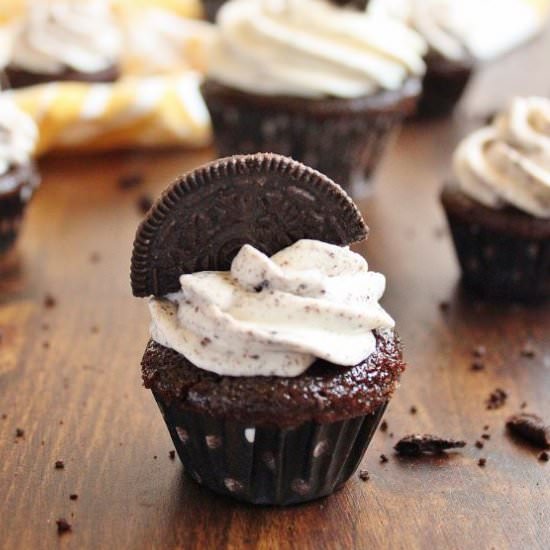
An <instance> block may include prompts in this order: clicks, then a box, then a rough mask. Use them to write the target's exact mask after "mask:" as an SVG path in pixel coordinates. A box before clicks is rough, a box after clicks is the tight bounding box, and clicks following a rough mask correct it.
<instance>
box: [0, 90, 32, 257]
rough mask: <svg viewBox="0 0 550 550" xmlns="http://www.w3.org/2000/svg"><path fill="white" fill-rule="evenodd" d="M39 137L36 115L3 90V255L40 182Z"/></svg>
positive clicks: (0, 231)
mask: <svg viewBox="0 0 550 550" xmlns="http://www.w3.org/2000/svg"><path fill="white" fill-rule="evenodd" d="M37 139H38V132H37V129H36V126H35V124H34V122H33V121H32V119H31V118H30V117H29V116H28V115H26V114H25V113H24V112H23V111H21V110H20V109H19V108H18V107H17V106H16V105H15V104H14V103H13V102H12V101H11V100H10V99H8V98H7V97H6V93H5V92H3V93H0V256H3V255H4V254H5V253H7V252H8V251H9V250H10V249H11V248H12V247H13V244H14V243H15V240H16V238H17V235H18V233H19V229H20V226H21V222H22V219H23V214H24V211H25V208H26V206H27V204H28V202H29V200H30V198H31V196H32V194H33V191H34V189H35V188H36V186H37V185H38V183H39V177H38V173H37V171H36V169H35V167H34V164H33V161H32V155H33V152H34V148H35V145H36V141H37Z"/></svg>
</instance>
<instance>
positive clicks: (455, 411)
mask: <svg viewBox="0 0 550 550" xmlns="http://www.w3.org/2000/svg"><path fill="white" fill-rule="evenodd" d="M549 51H550V34H548V33H547V34H546V35H545V36H544V37H542V38H541V39H540V40H538V41H537V42H535V43H533V44H531V45H529V46H528V47H526V48H524V49H522V50H521V51H518V52H516V53H514V54H513V55H511V56H508V57H507V58H506V59H504V60H501V61H499V62H498V63H496V64H495V65H493V66H491V67H489V68H487V69H485V70H484V71H483V72H482V73H481V74H480V75H479V76H478V78H477V79H476V80H475V81H474V82H473V84H472V86H471V88H470V90H469V93H468V96H467V98H466V101H465V102H464V103H463V107H462V109H461V110H460V111H459V112H458V113H457V114H456V116H455V117H454V119H448V120H444V121H439V122H430V123H423V124H418V123H415V124H410V125H408V126H407V127H406V128H405V129H404V131H403V132H402V134H401V136H400V138H399V140H398V142H397V143H396V145H395V147H394V148H393V150H392V152H391V154H390V155H389V156H388V157H387V159H386V161H385V163H384V166H383V167H382V170H381V171H380V173H379V178H378V181H377V189H376V194H375V196H374V197H372V199H369V200H365V201H362V202H361V204H360V205H361V208H362V210H363V212H364V214H365V217H366V220H367V223H368V224H369V225H370V227H371V237H370V239H369V241H368V243H367V245H366V246H365V247H364V248H363V249H362V251H365V252H366V254H367V258H368V260H369V262H370V264H371V266H372V267H373V268H374V269H376V270H380V271H382V272H383V273H385V274H386V275H387V277H388V291H387V293H386V297H385V306H386V307H387V309H388V310H389V311H390V312H391V313H392V314H393V315H394V316H395V318H396V320H397V324H398V327H399V331H400V332H401V335H402V337H403V340H404V342H405V345H406V358H407V360H408V362H409V364H410V369H409V371H408V372H407V373H406V375H405V376H404V377H403V380H402V385H401V388H400V389H399V390H398V392H397V393H396V395H395V396H394V399H393V401H392V403H391V405H390V407H389V410H388V413H387V415H386V419H387V422H388V424H389V430H388V432H386V433H382V432H379V433H378V434H377V435H376V437H375V439H374V441H373V444H372V445H371V448H370V449H369V452H368V453H367V456H366V458H365V460H364V462H363V465H362V467H363V468H367V469H368V470H369V472H370V474H371V479H370V481H368V482H363V481H361V480H360V479H359V478H358V477H357V475H356V476H354V477H353V478H352V479H351V480H350V481H349V482H348V484H347V485H346V487H345V488H344V489H343V490H342V491H340V492H339V493H337V494H335V495H333V496H332V497H329V498H326V499H323V500H321V501H317V502H313V503H311V504H308V505H304V506H300V507H294V508H288V509H256V508H251V507H248V506H244V505H241V504H238V503H235V502H232V501H230V500H226V499H224V498H221V497H218V496H216V495H214V494H212V493H210V492H209V491H208V490H206V489H201V488H200V487H198V486H197V485H196V484H195V483H194V482H193V481H191V480H189V479H188V478H186V477H185V475H184V474H183V469H182V466H181V464H180V463H179V462H178V461H177V460H170V458H169V451H170V450H171V449H172V445H171V441H170V439H169V436H168V432H167V430H166V428H165V426H164V423H163V421H162V418H161V416H160V414H159V412H158V410H157V407H156V405H155V403H154V401H153V398H152V396H151V395H150V394H149V393H148V392H147V391H145V390H144V389H143V388H142V387H141V380H140V370H139V362H140V358H141V354H142V352H143V349H144V346H145V343H146V340H147V332H148V313H147V311H146V307H145V304H144V303H143V302H141V301H140V300H137V299H134V298H133V297H132V296H131V293H130V284H129V277H128V271H129V258H130V251H131V246H132V240H133V235H134V231H135V229H136V226H137V224H138V221H139V219H140V217H141V214H140V213H139V211H138V208H137V206H136V204H137V202H138V198H139V197H140V196H141V195H142V194H143V193H149V194H151V195H152V196H155V195H157V194H158V193H159V192H160V191H161V189H162V188H163V187H164V186H165V185H166V184H167V183H168V182H169V181H170V180H171V178H172V177H174V176H176V175H177V174H179V173H181V172H182V171H184V170H187V169H189V168H192V167H194V166H197V165H199V164H201V163H202V162H205V161H207V160H209V159H210V158H211V157H212V152H211V151H201V152H194V153H182V152H165V153H155V154H152V153H147V152H141V153H131V154H119V155H115V154H112V155H106V156H101V157H94V158H83V157H73V158H50V159H47V160H45V161H43V162H42V163H41V169H42V173H43V176H44V180H43V186H42V187H41V188H40V190H39V192H38V194H37V196H36V198H35V200H34V202H33V203H32V206H31V208H30V210H29V213H28V218H27V223H26V226H25V230H24V232H23V234H22V238H21V242H20V247H19V251H20V252H19V259H18V262H17V263H16V264H14V265H12V266H11V267H10V268H9V269H8V268H4V271H3V272H2V274H1V276H0V330H1V334H2V339H1V342H0V414H1V415H2V417H1V419H0V513H1V515H0V518H1V519H0V548H2V549H3V550H8V549H10V550H11V549H14V548H56V547H58V546H59V547H62V548H78V549H92V548H93V549H95V548H106V549H119V548H132V549H134V548H162V549H165V548H168V549H169V548H186V549H187V548H201V549H204V548H214V549H218V548H242V547H250V548H300V549H306V548H312V549H313V548H315V549H316V550H317V549H323V548H346V549H348V548H372V549H377V548H384V549H385V548H391V549H394V548H407V549H414V548H445V549H455V548H456V549H489V548H495V549H499V550H500V549H503V548H514V549H520V548H521V549H529V550H530V549H538V548H541V549H543V548H544V549H547V548H549V547H550V464H544V463H542V462H539V461H538V460H537V451H536V450H535V449H532V448H527V447H524V446H521V445H518V444H517V443H516V442H514V441H512V440H511V439H510V438H509V437H508V436H507V435H506V433H505V430H504V421H505V419H506V417H507V416H508V415H509V414H511V413H513V412H516V411H518V410H519V408H520V405H521V404H522V403H523V402H526V403H527V410H529V411H532V412H537V413H539V414H541V415H543V416H545V417H546V418H549V417H550V401H549V399H548V396H549V392H550V338H549V332H550V330H549V327H550V308H549V307H548V306H546V307H544V306H539V307H529V308H528V307H521V306H517V305H494V304H493V305H492V304H488V303H483V302H481V301H479V300H475V299H472V298H471V297H469V296H467V295H465V294H464V293H463V292H461V290H460V287H459V285H458V284H457V279H458V269H457V264H456V261H455V258H454V252H453V249H452V245H451V242H450V239H449V236H448V234H447V232H446V230H445V221H444V217H443V213H442V211H441V208H440V206H439V204H438V201H437V190H438V188H439V186H440V184H441V183H442V181H443V180H444V179H445V178H446V177H448V175H449V173H450V163H449V159H450V154H451V151H452V149H453V148H454V146H455V144H456V143H457V140H458V139H459V138H460V136H462V135H464V133H465V132H466V131H468V130H469V129H471V128H473V127H475V126H476V125H479V124H481V121H482V119H483V118H484V117H485V116H486V115H488V114H489V113H490V112H491V111H493V110H494V109H495V108H497V107H498V106H500V105H502V104H503V103H504V102H505V101H506V99H507V98H508V97H509V96H511V95H513V94H515V93H521V94H532V93H538V94H541V95H542V94H544V95H548V93H549V92H550V72H549V71H548V52H549ZM136 172H137V173H143V175H144V176H145V183H144V184H143V186H142V187H138V188H136V189H132V190H127V191H123V190H121V189H120V188H119V186H118V185H117V183H116V181H117V179H118V178H119V177H120V176H121V175H125V174H132V173H136ZM47 296H51V297H53V298H54V299H55V305H54V307H46V306H45V299H46V297H47ZM442 301H446V302H448V303H449V309H448V311H442V310H441V309H440V307H439V304H440V303H441V302H442ZM527 343H530V344H532V345H533V346H534V348H535V349H536V351H537V353H536V355H535V357H533V358H527V357H523V356H522V354H521V350H522V349H523V347H524V346H525V345H526V344H527ZM478 345H484V346H486V348H487V358H486V369H485V370H483V371H479V372H474V371H472V370H471V368H470V367H471V363H472V360H473V357H472V349H473V348H474V347H476V346H478ZM496 388H502V389H504V390H506V391H507V392H508V393H509V398H508V401H507V403H506V405H505V406H504V407H503V408H501V409H498V410H494V411H490V410H487V409H486V406H485V400H486V399H487V397H488V396H489V394H490V393H491V392H492V391H493V390H495V389H496ZM411 407H416V409H417V413H416V414H411V412H410V409H411ZM484 425H489V426H490V428H489V432H488V433H489V434H490V440H488V441H485V448H484V449H482V450H479V449H477V448H476V447H475V446H474V442H475V441H476V440H478V439H479V438H480V436H481V434H482V432H483V426H484ZM17 428H21V429H23V430H24V437H19V438H17V437H16V436H15V433H16V429H17ZM410 432H427V433H435V434H440V435H443V436H450V437H456V438H464V439H465V440H467V441H468V443H469V445H468V447H466V448H465V449H464V450H463V452H459V453H455V454H450V455H449V456H448V457H446V458H433V459H425V460H403V459H398V458H397V457H395V456H394V455H393V453H392V446H393V444H394V443H395V441H396V440H397V439H398V438H399V437H400V436H403V435H405V434H408V433H410ZM390 433H393V434H394V435H393V437H392V436H391V435H390ZM381 453H385V454H386V455H388V456H389V457H390V460H389V462H388V463H386V464H381V463H380V462H379V456H380V454H381ZM480 457H485V458H487V465H486V467H485V468H481V467H479V466H478V460H479V458H480ZM56 460H62V461H64V465H65V467H64V469H55V467H54V463H55V461H56ZM71 494H77V495H78V499H77V500H70V498H69V497H70V495H71ZM60 517H65V518H66V519H67V520H68V521H70V523H71V524H72V526H73V531H72V532H71V533H68V534H65V535H63V536H58V534H57V531H56V523H55V522H56V520H57V519H58V518H60Z"/></svg>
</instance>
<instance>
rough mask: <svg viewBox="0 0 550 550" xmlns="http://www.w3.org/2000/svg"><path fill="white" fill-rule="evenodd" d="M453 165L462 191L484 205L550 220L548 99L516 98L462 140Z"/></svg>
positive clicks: (549, 122)
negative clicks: (483, 125) (493, 117)
mask: <svg viewBox="0 0 550 550" xmlns="http://www.w3.org/2000/svg"><path fill="white" fill-rule="evenodd" d="M453 164H454V172H455V174H456V176H457V178H458V183H459V185H460V188H461V189H462V191H463V192H464V193H466V194H467V195H468V196H470V197H471V198H473V199H474V200H476V201H478V202H480V203H481V204H484V205H485V206H488V207H490V208H503V207H505V206H514V207H515V208H517V209H519V210H522V211H524V212H526V213H527V214H531V215H532V216H535V217H537V218H550V100H548V99H546V98H542V97H527V98H515V99H514V100H513V101H512V102H511V104H510V106H509V108H508V109H507V110H506V111H504V112H503V113H501V114H500V115H498V116H497V117H496V119H495V121H494V122H493V124H491V125H490V126H487V127H485V128H481V129H480V130H477V131H476V132H474V133H473V134H471V135H470V136H468V137H467V138H466V139H464V140H463V141H462V143H461V144H460V145H459V147H458V148H457V150H456V152H455V155H454V162H453Z"/></svg>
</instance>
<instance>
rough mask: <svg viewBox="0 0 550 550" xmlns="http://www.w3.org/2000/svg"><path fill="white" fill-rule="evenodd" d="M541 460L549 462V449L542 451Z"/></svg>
mask: <svg viewBox="0 0 550 550" xmlns="http://www.w3.org/2000/svg"><path fill="white" fill-rule="evenodd" d="M539 461H540V462H548V461H550V454H548V451H542V453H540V455H539Z"/></svg>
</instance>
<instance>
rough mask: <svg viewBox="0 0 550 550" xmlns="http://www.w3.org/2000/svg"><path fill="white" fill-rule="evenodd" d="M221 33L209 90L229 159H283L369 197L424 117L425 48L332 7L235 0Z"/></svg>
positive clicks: (392, 24) (305, 0)
mask: <svg viewBox="0 0 550 550" xmlns="http://www.w3.org/2000/svg"><path fill="white" fill-rule="evenodd" d="M214 34H215V37H214V39H213V41H212V44H211V48H210V49H209V52H208V58H209V62H208V64H209V67H208V70H207V80H206V82H205V84H204V86H203V93H204V97H205V100H206V103H207V106H208V108H209V110H210V114H211V118H212V122H213V126H214V134H215V142H216V145H217V148H218V151H219V153H220V155H230V154H234V153H253V152H255V151H269V152H275V153H281V154H284V155H288V156H291V157H293V158H296V159H297V160H300V161H302V162H305V163H306V164H308V165H311V166H313V167H314V168H316V169H318V170H319V171H321V172H322V173H324V174H326V175H327V176H329V177H330V178H332V179H334V181H336V182H337V183H339V184H340V185H342V186H343V187H344V188H345V189H346V190H348V191H352V192H353V193H354V194H357V195H361V194H364V193H365V191H367V190H368V187H367V186H366V183H367V182H368V181H369V180H370V178H371V176H372V175H373V173H374V170H375V169H376V167H377V165H378V163H379V161H380V159H381V156H382V153H383V151H384V150H385V148H386V146H387V145H388V143H389V142H390V140H391V137H392V136H393V135H394V134H395V131H396V130H397V129H398V128H399V127H400V125H401V121H402V120H403V118H404V117H406V116H408V115H409V114H411V113H412V112H414V110H415V105H416V101H417V98H418V95H419V93H420V78H421V76H422V74H423V72H424V68H425V67H424V63H423V61H422V55H423V54H424V53H425V44H424V41H423V40H422V39H421V38H420V37H419V36H418V35H417V34H416V33H414V32H413V31H411V30H410V29H408V28H407V27H406V26H404V25H402V24H401V23H399V22H397V21H394V20H390V19H389V18H382V17H376V18H374V17H371V16H368V15H366V14H365V13H360V12H356V11H353V10H348V9H343V8H339V7H336V6H333V5H330V4H329V3H327V2H325V1H323V0H292V1H290V2H287V3H285V4H284V6H283V5H276V4H269V3H262V2H258V3H256V2H250V1H249V0H230V1H229V2H227V3H226V4H225V5H224V7H223V8H222V9H221V10H220V12H219V13H218V18H217V26H216V32H215V33H214Z"/></svg>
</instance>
